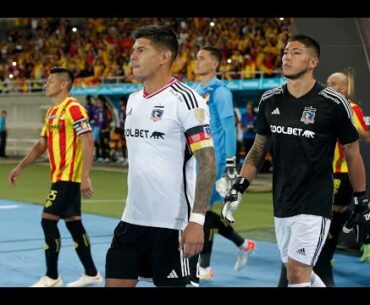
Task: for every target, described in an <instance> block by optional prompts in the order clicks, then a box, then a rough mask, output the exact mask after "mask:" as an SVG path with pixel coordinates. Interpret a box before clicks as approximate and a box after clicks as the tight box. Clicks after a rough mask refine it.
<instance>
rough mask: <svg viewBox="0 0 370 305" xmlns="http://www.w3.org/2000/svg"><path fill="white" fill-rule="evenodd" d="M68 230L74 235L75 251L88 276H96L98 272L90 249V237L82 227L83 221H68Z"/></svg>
mask: <svg viewBox="0 0 370 305" xmlns="http://www.w3.org/2000/svg"><path fill="white" fill-rule="evenodd" d="M66 226H67V229H68V230H69V232H70V233H71V235H72V238H73V241H74V245H75V249H76V252H77V255H78V257H79V258H80V261H81V263H82V265H83V266H84V268H85V273H86V275H89V276H95V275H97V274H98V271H97V270H96V268H95V265H94V262H93V259H92V256H91V249H90V241H89V237H88V235H87V233H86V231H85V228H84V226H83V225H82V222H81V220H76V221H67V222H66Z"/></svg>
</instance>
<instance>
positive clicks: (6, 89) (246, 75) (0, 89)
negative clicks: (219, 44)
mask: <svg viewBox="0 0 370 305" xmlns="http://www.w3.org/2000/svg"><path fill="white" fill-rule="evenodd" d="M280 73H281V71H280V70H273V71H271V72H270V73H266V72H263V71H254V72H244V71H243V72H241V71H229V72H224V73H218V75H219V77H220V79H222V80H244V79H256V78H258V79H263V78H267V77H274V76H277V75H280ZM175 76H177V77H179V78H180V79H181V80H184V81H187V79H186V75H184V74H177V75H176V74H175ZM45 82H46V79H33V80H32V79H31V80H29V79H27V80H20V79H7V80H5V81H1V82H0V95H4V94H6V95H24V94H36V95H37V94H40V93H42V92H43V85H44V84H45ZM125 83H129V82H127V81H126V78H125V77H124V76H114V77H101V78H94V80H91V79H89V78H76V82H75V87H89V86H92V87H93V86H97V85H113V86H114V85H122V84H125Z"/></svg>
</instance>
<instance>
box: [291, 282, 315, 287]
mask: <svg viewBox="0 0 370 305" xmlns="http://www.w3.org/2000/svg"><path fill="white" fill-rule="evenodd" d="M288 287H290V288H303V287H311V282H307V283H298V284H288Z"/></svg>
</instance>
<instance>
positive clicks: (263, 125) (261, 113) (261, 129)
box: [256, 97, 271, 136]
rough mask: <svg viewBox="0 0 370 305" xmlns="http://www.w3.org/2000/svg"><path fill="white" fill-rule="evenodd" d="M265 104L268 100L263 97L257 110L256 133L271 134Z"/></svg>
mask: <svg viewBox="0 0 370 305" xmlns="http://www.w3.org/2000/svg"><path fill="white" fill-rule="evenodd" d="M265 106H266V100H265V99H263V97H262V98H261V101H260V103H259V105H258V112H257V121H256V133H257V134H260V135H264V136H270V135H271V129H270V125H269V124H268V122H267V119H266V115H265V113H266V112H265Z"/></svg>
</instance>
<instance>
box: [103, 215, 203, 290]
mask: <svg viewBox="0 0 370 305" xmlns="http://www.w3.org/2000/svg"><path fill="white" fill-rule="evenodd" d="M179 234H180V232H179V230H173V229H167V228H157V227H147V226H140V225H134V224H129V223H126V222H124V221H120V222H119V224H118V225H117V227H116V228H115V230H114V236H113V240H112V244H111V247H110V248H109V250H108V252H107V257H106V264H105V275H106V278H111V279H138V278H139V277H141V278H152V279H153V283H154V285H156V286H186V285H188V284H192V283H193V282H194V280H193V278H194V275H195V273H196V270H195V269H194V268H193V267H194V266H195V264H194V263H189V259H187V258H184V257H183V255H182V251H181V252H180V251H179V250H178V248H179ZM192 261H193V260H192Z"/></svg>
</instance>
